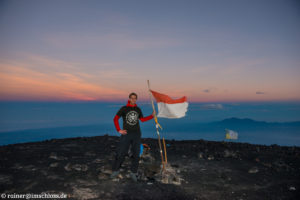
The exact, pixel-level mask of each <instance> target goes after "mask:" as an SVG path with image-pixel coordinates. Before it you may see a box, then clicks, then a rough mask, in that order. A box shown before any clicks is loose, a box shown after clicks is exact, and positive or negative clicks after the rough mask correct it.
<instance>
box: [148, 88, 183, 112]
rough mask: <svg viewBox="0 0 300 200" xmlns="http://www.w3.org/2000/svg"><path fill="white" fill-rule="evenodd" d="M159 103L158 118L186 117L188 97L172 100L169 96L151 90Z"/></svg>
mask: <svg viewBox="0 0 300 200" xmlns="http://www.w3.org/2000/svg"><path fill="white" fill-rule="evenodd" d="M150 91H151V93H152V95H153V96H154V98H155V99H156V102H157V107H158V114H157V117H164V118H181V117H184V116H185V113H186V111H187V108H188V105H189V104H188V102H187V98H186V96H184V97H181V98H179V99H172V98H171V97H169V96H168V95H165V94H161V93H158V92H155V91H153V90H150Z"/></svg>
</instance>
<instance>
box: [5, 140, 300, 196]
mask: <svg viewBox="0 0 300 200" xmlns="http://www.w3.org/2000/svg"><path fill="white" fill-rule="evenodd" d="M118 141H119V138H118V137H112V136H107V135H105V136H98V137H86V138H69V139H53V140H47V141H43V142H34V143H23V144H14V145H7V146H1V147H0V194H1V193H2V194H3V193H4V194H6V195H7V194H27V193H33V194H42V193H48V194H60V193H64V194H66V195H67V199H143V200H145V199H230V200H232V199H298V198H297V197H299V196H300V148H299V147H281V146H277V145H272V146H263V145H251V144H247V143H231V142H209V141H204V140H197V141H174V140H172V141H171V140H170V141H169V140H167V141H166V143H167V151H168V163H169V164H170V165H169V167H168V170H170V171H169V173H170V174H171V175H170V174H169V175H170V176H169V177H167V178H169V179H168V180H166V179H164V178H166V177H162V176H161V173H160V162H161V158H160V154H159V151H158V142H157V140H155V139H143V143H146V144H148V145H149V146H150V148H151V149H150V151H149V152H148V153H146V152H145V154H144V155H143V157H142V158H141V164H140V168H139V181H138V182H137V183H134V182H133V181H132V180H131V179H130V178H129V176H128V169H129V165H130V159H129V158H128V157H127V158H126V160H125V162H124V164H123V170H122V171H121V174H120V175H119V176H118V177H117V178H115V179H113V180H111V179H110V178H109V175H110V174H111V163H112V161H113V159H114V152H115V151H116V148H117V145H118ZM166 183H168V184H166ZM3 197H4V196H2V198H3ZM0 198H1V197H0ZM3 199H4V198H3Z"/></svg>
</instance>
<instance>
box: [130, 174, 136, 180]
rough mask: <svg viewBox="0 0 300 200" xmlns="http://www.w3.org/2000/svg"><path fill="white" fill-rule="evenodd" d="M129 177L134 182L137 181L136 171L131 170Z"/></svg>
mask: <svg viewBox="0 0 300 200" xmlns="http://www.w3.org/2000/svg"><path fill="white" fill-rule="evenodd" d="M130 177H131V179H132V180H133V181H134V182H137V173H133V172H131V173H130Z"/></svg>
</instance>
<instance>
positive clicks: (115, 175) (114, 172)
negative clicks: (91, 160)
mask: <svg viewBox="0 0 300 200" xmlns="http://www.w3.org/2000/svg"><path fill="white" fill-rule="evenodd" d="M119 173H120V172H119V171H113V172H112V173H111V175H110V178H111V179H114V178H116V177H117V176H118V175H119Z"/></svg>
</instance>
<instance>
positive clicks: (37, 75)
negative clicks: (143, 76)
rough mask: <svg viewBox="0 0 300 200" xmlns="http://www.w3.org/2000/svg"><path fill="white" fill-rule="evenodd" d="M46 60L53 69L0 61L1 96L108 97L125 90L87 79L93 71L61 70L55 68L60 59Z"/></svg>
mask: <svg viewBox="0 0 300 200" xmlns="http://www.w3.org/2000/svg"><path fill="white" fill-rule="evenodd" d="M15 63H16V62H15ZM47 63H48V65H51V64H50V63H54V67H55V69H54V70H45V71H44V69H43V68H41V69H38V68H36V69H34V67H33V68H28V67H26V66H24V65H23V64H20V65H18V64H13V65H12V64H3V63H2V64H1V63H0V80H1V83H0V85H1V87H0V96H1V100H110V99H115V98H120V97H121V96H122V95H124V94H125V93H124V91H121V90H119V89H114V88H111V87H107V86H104V85H103V84H100V83H92V82H90V81H89V78H91V77H92V75H89V74H85V73H83V74H81V73H77V72H76V71H74V72H73V71H72V72H66V71H62V72H60V71H58V70H57V68H56V67H57V64H58V63H60V62H56V61H53V62H51V61H50V62H47ZM64 64H66V63H64V62H62V65H64ZM27 65H30V63H27ZM48 65H47V66H48Z"/></svg>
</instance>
